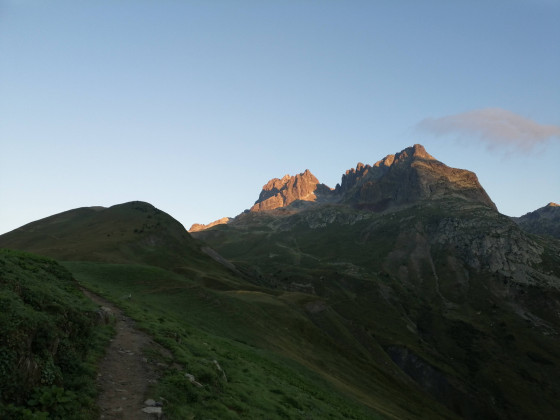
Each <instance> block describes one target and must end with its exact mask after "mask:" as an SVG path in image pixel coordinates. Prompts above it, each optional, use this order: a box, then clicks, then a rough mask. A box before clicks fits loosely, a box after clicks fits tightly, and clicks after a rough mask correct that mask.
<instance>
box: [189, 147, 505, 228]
mask: <svg viewBox="0 0 560 420" xmlns="http://www.w3.org/2000/svg"><path fill="white" fill-rule="evenodd" d="M441 196H455V197H458V198H461V199H463V200H466V201H471V202H477V203H480V204H482V205H485V206H488V207H490V208H492V209H493V210H497V208H496V205H495V204H494V202H493V201H492V200H491V199H490V197H489V196H488V194H487V193H486V191H485V190H484V188H482V186H481V185H480V183H479V182H478V178H477V176H476V174H474V173H473V172H471V171H467V170H464V169H456V168H451V167H448V166H447V165H445V164H443V163H442V162H440V161H438V160H437V159H436V158H434V157H433V156H432V155H430V154H429V153H428V152H427V151H426V149H425V148H424V146H422V145H420V144H414V145H413V146H410V147H407V148H405V149H403V150H401V151H400V152H398V153H395V154H391V155H387V156H385V157H384V158H383V159H380V160H378V161H377V162H376V163H374V164H373V165H369V164H363V163H361V162H360V163H358V164H357V166H356V168H351V169H348V170H347V171H346V172H345V173H344V174H343V175H342V177H341V182H340V183H339V184H337V185H336V187H335V188H330V187H328V186H327V185H325V184H322V183H320V181H319V180H318V179H317V178H316V177H315V175H313V174H312V173H311V171H310V170H309V169H306V170H305V171H304V172H302V173H300V174H297V175H293V176H291V175H284V177H282V178H273V179H271V180H269V181H268V182H267V183H266V184H265V185H264V186H263V188H262V190H261V192H260V194H259V198H258V199H257V201H255V204H254V205H253V206H252V207H251V208H250V209H249V210H248V211H249V212H253V213H255V212H262V211H272V210H277V209H281V208H287V207H288V208H292V209H294V210H296V209H298V208H301V207H302V205H303V206H304V207H305V205H323V204H332V203H340V204H344V205H349V206H352V207H355V208H363V209H367V210H371V211H377V212H379V211H384V210H387V209H389V208H392V207H399V206H403V205H404V206H407V205H412V204H414V203H416V202H418V201H420V200H425V199H432V198H437V197H441ZM224 219H226V218H222V219H219V220H217V221H214V222H212V223H209V224H207V225H201V224H197V223H195V224H193V226H192V227H191V228H190V229H189V232H197V231H201V230H204V229H208V228H210V227H212V226H216V225H218V224H225V223H230V222H231V221H233V220H235V218H229V219H228V220H227V221H226V222H224Z"/></svg>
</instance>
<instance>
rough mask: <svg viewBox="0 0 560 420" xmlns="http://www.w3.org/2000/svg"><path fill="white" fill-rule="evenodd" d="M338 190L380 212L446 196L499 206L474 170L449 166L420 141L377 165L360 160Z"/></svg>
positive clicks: (351, 200)
mask: <svg viewBox="0 0 560 420" xmlns="http://www.w3.org/2000/svg"><path fill="white" fill-rule="evenodd" d="M336 192H337V193H338V194H339V195H340V196H341V197H342V198H341V199H342V200H343V201H344V202H347V203H352V204H354V205H357V206H358V207H361V208H368V209H371V210H376V211H379V210H384V209H385V208H388V207H391V206H395V205H403V204H410V203H414V202H416V201H418V200H422V199H427V198H439V197H443V196H447V197H460V198H463V199H466V200H469V201H475V202H479V203H481V204H484V205H487V206H489V207H491V208H493V209H496V206H495V205H494V203H493V202H492V200H490V197H488V195H487V194H486V192H485V191H484V189H483V188H482V186H481V185H480V184H479V182H478V179H477V177H476V175H475V174H474V173H473V172H470V171H466V170H463V169H455V168H450V167H448V166H447V165H445V164H443V163H441V162H439V161H438V160H437V159H435V158H434V157H433V156H432V155H430V154H429V153H428V152H426V149H425V148H424V146H422V145H420V144H415V145H414V146H411V147H407V148H406V149H404V150H402V151H401V152H399V153H396V154H394V155H387V156H385V157H384V158H383V159H381V160H379V161H377V162H376V163H375V164H374V165H373V166H370V165H364V164H362V163H359V164H358V166H357V167H356V169H351V170H349V171H346V173H345V174H344V175H343V176H342V181H341V183H340V185H337V188H336Z"/></svg>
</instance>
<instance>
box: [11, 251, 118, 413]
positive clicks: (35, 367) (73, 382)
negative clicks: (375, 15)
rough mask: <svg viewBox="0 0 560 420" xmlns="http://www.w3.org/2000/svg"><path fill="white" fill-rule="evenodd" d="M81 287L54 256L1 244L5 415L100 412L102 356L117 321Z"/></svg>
mask: <svg viewBox="0 0 560 420" xmlns="http://www.w3.org/2000/svg"><path fill="white" fill-rule="evenodd" d="M77 286H78V285H77V283H76V282H75V281H74V280H73V278H72V276H71V274H70V273H69V272H68V271H67V270H66V269H64V267H62V266H61V265H59V264H58V263H56V262H55V261H53V260H51V259H48V258H44V257H38V256H34V255H31V254H25V253H22V252H16V251H10V250H0V306H1V307H2V311H1V312H0V417H1V418H4V419H10V418H15V419H19V418H36V419H40V418H47V416H48V418H53V419H87V418H92V419H93V418H96V415H97V413H96V408H95V396H96V389H95V363H94V361H95V359H96V357H99V355H100V354H102V350H103V346H104V345H105V344H106V343H107V342H108V337H109V334H110V327H109V326H97V325H96V321H97V319H98V315H97V313H96V312H95V306H94V305H92V304H91V303H90V302H88V300H87V299H85V298H84V297H83V296H82V293H81V292H80V290H79V289H78V287H77ZM84 360H85V361H84Z"/></svg>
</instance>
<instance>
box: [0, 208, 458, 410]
mask: <svg viewBox="0 0 560 420" xmlns="http://www.w3.org/2000/svg"><path fill="white" fill-rule="evenodd" d="M0 246H12V247H18V248H25V249H30V250H33V251H35V252H42V253H45V254H47V255H50V256H52V257H56V258H59V259H62V260H68V262H67V263H65V264H66V266H67V267H68V268H69V269H70V270H71V271H72V273H73V274H74V276H75V277H76V278H77V279H78V280H79V281H80V282H81V283H82V284H84V285H86V286H87V287H91V288H93V289H94V290H97V291H101V292H102V293H103V294H104V295H105V296H106V297H108V298H109V299H111V300H114V301H117V302H119V303H120V304H123V305H125V306H126V307H127V309H128V311H129V312H130V315H131V316H133V317H136V318H138V319H139V320H140V321H141V325H143V327H144V328H145V329H146V330H148V331H149V332H150V333H151V334H153V335H154V336H155V337H156V338H157V339H158V340H160V341H162V342H164V343H165V344H166V345H167V346H169V347H170V348H171V349H172V350H173V351H174V355H175V358H176V361H177V362H178V365H179V367H180V370H179V371H175V370H173V369H172V370H170V371H169V372H168V375H167V376H166V379H164V381H163V382H162V384H161V387H162V388H161V395H162V396H163V397H164V398H166V399H167V400H169V401H170V402H171V405H170V406H169V407H168V409H169V410H170V411H169V412H170V413H172V414H173V413H174V415H175V418H185V417H186V418H188V416H189V415H191V414H193V415H197V416H202V417H206V416H208V415H212V416H216V417H220V418H228V417H229V418H263V417H266V418H282V417H284V418H317V419H319V418H381V417H388V418H391V417H392V418H417V417H418V416H422V417H425V418H449V416H450V414H449V412H447V411H446V410H445V409H444V408H442V407H440V406H437V405H435V406H433V403H432V402H431V401H430V400H429V399H427V398H426V396H425V395H424V394H423V393H421V392H419V391H418V389H417V387H416V386H415V385H414V384H412V383H410V381H409V382H407V381H406V378H405V381H404V382H401V381H400V380H396V379H395V378H393V377H392V375H390V374H389V373H388V372H387V370H386V369H380V367H379V366H380V364H383V363H388V362H389V359H388V358H387V356H386V355H385V354H384V353H383V352H381V351H379V352H378V355H379V356H381V357H382V359H380V360H377V359H374V358H372V357H371V355H370V353H369V352H368V351H365V350H363V349H361V344H360V343H359V342H357V341H356V339H355V338H353V337H352V336H351V335H350V334H348V333H347V331H346V327H345V326H344V324H345V323H346V320H344V319H340V317H339V316H338V315H337V314H336V313H335V312H333V311H330V310H329V311H328V314H323V315H324V316H326V319H327V320H328V324H329V325H331V324H332V325H333V326H334V327H332V328H331V330H332V331H325V330H324V329H323V328H322V327H321V325H320V324H321V323H323V324H324V323H325V322H324V321H320V320H315V319H310V318H309V316H308V314H307V312H306V310H305V309H304V306H305V305H306V304H307V303H308V302H309V300H310V299H311V300H314V299H316V298H314V297H313V296H309V295H306V294H302V293H298V292H297V291H296V292H280V293H279V292H277V291H273V290H271V289H268V288H265V287H259V286H256V285H255V284H251V283H249V282H247V278H245V277H243V278H242V277H240V276H239V275H236V274H235V273H233V272H231V271H229V270H228V269H226V268H225V267H224V266H222V265H220V264H217V263H216V262H215V261H214V260H212V259H211V258H209V257H208V256H207V255H205V254H204V253H202V252H201V250H200V247H201V245H200V244H199V243H198V242H197V241H194V240H192V239H191V238H190V236H189V235H188V234H187V233H186V232H185V231H184V229H183V228H182V226H180V225H179V224H178V223H177V222H176V221H174V220H173V219H172V218H170V217H169V216H168V215H166V214H165V213H163V212H160V211H159V210H157V209H155V208H154V207H152V206H150V205H148V204H146V203H139V202H134V203H127V204H123V205H119V206H114V207H111V208H109V209H77V210H74V211H70V212H66V213H62V214H60V215H55V216H52V217H50V218H47V219H43V220H41V221H38V222H35V223H32V224H30V225H27V226H24V227H22V228H20V229H17V230H16V231H14V232H11V233H9V234H6V235H3V236H2V237H0ZM80 260H82V261H80ZM84 260H85V261H89V262H84ZM129 294H132V296H133V298H132V300H130V301H122V300H121V298H122V297H123V296H127V295H129ZM329 314H330V315H329ZM329 328H330V327H329ZM340 334H342V336H344V337H345V338H347V339H348V340H350V341H348V342H341V341H340ZM176 340H180V341H181V342H180V343H178V342H177V341H176ZM203 343H207V344H203ZM213 359H216V360H219V362H220V364H223V365H224V369H225V371H226V372H227V373H228V378H229V377H231V378H229V380H228V382H227V383H223V381H221V379H220V375H219V374H218V373H217V372H216V371H215V369H214V368H213V365H212V360H213ZM189 371H190V372H189ZM187 372H188V373H193V374H194V375H196V376H197V377H200V378H201V379H200V381H201V382H203V383H204V384H205V387H204V388H202V389H197V388H195V387H193V386H192V384H190V383H189V382H188V381H187V379H186V378H185V376H184V373H187ZM401 379H402V378H401ZM179 391H180V392H179ZM368 407H369V408H368Z"/></svg>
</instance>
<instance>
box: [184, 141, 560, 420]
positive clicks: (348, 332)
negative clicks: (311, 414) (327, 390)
mask: <svg viewBox="0 0 560 420" xmlns="http://www.w3.org/2000/svg"><path fill="white" fill-rule="evenodd" d="M334 193H335V194H338V197H339V199H338V200H337V201H336V202H330V203H329V202H326V203H325V202H323V203H314V204H313V205H311V206H309V205H308V206H304V207H301V206H294V205H289V206H287V207H283V208H276V209H273V210H269V211H264V212H259V213H244V214H241V215H239V216H237V217H236V218H234V219H233V220H231V221H230V222H229V223H228V224H227V225H221V226H216V227H214V228H211V229H208V230H205V231H201V232H198V233H196V234H194V236H195V237H197V238H201V239H202V240H204V241H206V242H207V243H208V244H210V246H212V247H213V248H215V249H216V250H217V251H218V252H220V254H222V255H224V256H225V257H226V258H229V259H230V260H231V261H233V262H234V263H235V264H236V265H237V266H238V267H244V268H245V269H247V270H253V273H254V275H255V276H256V277H257V278H259V279H260V282H261V284H263V285H266V286H268V287H274V288H276V289H278V290H285V291H299V292H300V293H304V294H306V295H307V296H308V302H307V303H305V304H304V305H303V306H302V307H303V309H304V310H305V311H306V312H307V315H308V317H309V319H311V320H312V321H313V322H314V323H315V325H317V326H318V327H319V328H321V329H322V330H323V331H325V332H326V333H327V334H329V336H330V337H331V338H333V339H334V340H335V341H337V342H344V343H347V345H348V347H349V348H352V349H353V351H356V352H357V353H356V354H360V355H361V357H365V358H369V359H371V360H374V361H375V362H373V363H376V364H377V365H378V366H384V367H383V368H382V369H383V370H384V371H385V372H386V374H387V375H390V376H392V377H394V378H398V380H400V381H403V383H406V381H407V380H408V381H412V383H415V384H416V386H418V387H420V388H421V389H422V390H423V391H424V392H426V393H427V394H429V395H431V397H432V398H433V399H434V401H439V402H440V403H442V404H444V405H446V406H447V407H448V408H449V409H450V410H453V411H454V412H455V413H456V414H457V415H459V416H460V417H463V418H471V419H478V418H498V419H502V418H503V419H506V418H542V416H544V417H547V416H548V417H550V416H552V417H554V416H555V415H556V413H558V412H559V410H560V405H559V403H558V392H557V390H558V389H560V382H559V380H558V377H559V375H560V370H559V369H560V352H559V351H558V348H560V340H559V332H560V319H559V318H558V316H557V314H558V313H560V243H558V242H557V241H554V240H548V239H546V238H538V237H533V236H531V235H527V234H526V233H525V232H524V231H523V230H521V229H520V228H519V226H517V225H516V224H515V223H513V222H512V221H511V220H510V219H509V218H508V217H506V216H503V215H501V214H499V213H498V212H497V211H496V209H495V206H494V204H493V203H492V201H491V200H490V199H489V198H488V196H487V194H486V193H485V191H484V190H483V189H482V187H481V186H480V184H479V183H478V181H477V179H476V176H475V175H474V174H473V173H471V172H469V171H463V170H457V169H452V168H449V167H447V166H445V165H444V164H442V163H440V162H438V161H436V160H435V159H434V158H433V157H431V156H430V155H428V154H427V153H426V152H425V150H423V148H421V147H420V146H418V145H417V146H414V147H412V148H408V149H405V150H404V151H403V152H401V153H397V154H396V155H394V156H388V157H387V158H385V159H384V160H381V161H379V162H378V163H377V164H376V165H374V166H366V165H359V166H358V168H357V169H356V170H354V171H350V172H347V174H346V175H345V176H344V177H343V180H342V183H341V185H340V186H337V188H336V189H335V192H334ZM383 357H389V358H390V360H391V362H390V363H389V364H386V365H380V363H386V362H384V361H383ZM405 378H407V379H405ZM537 413H538V414H537ZM545 413H546V414H545Z"/></svg>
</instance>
